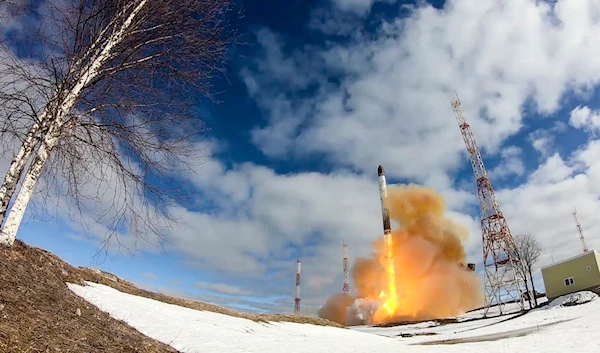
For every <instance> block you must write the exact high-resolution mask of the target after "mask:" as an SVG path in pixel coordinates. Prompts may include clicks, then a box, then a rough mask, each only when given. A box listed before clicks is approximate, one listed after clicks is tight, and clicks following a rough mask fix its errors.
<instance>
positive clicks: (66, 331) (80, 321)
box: [0, 240, 343, 353]
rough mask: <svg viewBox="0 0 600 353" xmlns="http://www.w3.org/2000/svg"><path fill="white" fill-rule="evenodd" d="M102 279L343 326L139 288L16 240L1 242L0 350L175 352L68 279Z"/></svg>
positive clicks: (122, 287) (186, 303)
mask: <svg viewBox="0 0 600 353" xmlns="http://www.w3.org/2000/svg"><path fill="white" fill-rule="evenodd" d="M84 281H90V282H96V283H101V284H104V285H107V286H110V287H112V288H114V289H117V290H119V291H121V292H124V293H129V294H133V295H137V296H141V297H146V298H150V299H154V300H158V301H161V302H165V303H169V304H175V305H179V306H182V307H186V308H191V309H196V310H203V311H211V312H216V313H221V314H224V315H230V316H235V317H240V318H245V319H249V320H253V321H256V322H295V323H301V324H312V325H320V326H334V327H343V326H342V325H339V324H337V323H335V322H332V321H329V320H325V319H320V318H315V317H308V316H301V315H281V314H272V315H257V314H248V313H240V312H236V311H234V310H231V309H227V308H224V307H221V306H217V305H213V304H207V303H202V302H199V301H195V300H190V299H182V298H177V297H171V296H167V295H164V294H159V293H153V292H149V291H146V290H143V289H140V288H137V287H136V286H135V285H133V284H132V283H130V282H128V281H125V280H123V279H120V278H118V277H116V276H114V275H112V274H109V273H106V272H102V271H97V270H92V269H89V268H75V267H73V266H71V265H69V264H67V263H66V262H64V261H62V260H61V259H60V258H59V257H57V256H56V255H54V254H51V253H49V252H47V251H45V250H42V249H39V248H35V247H30V246H27V245H26V244H24V243H23V242H21V241H19V240H17V241H16V242H15V245H14V247H12V248H5V247H1V246H0V352H11V353H13V352H14V353H18V352H148V353H154V352H177V351H176V350H175V349H173V348H171V347H169V346H167V345H164V344H162V343H160V342H158V341H156V340H153V339H151V338H149V337H146V336H144V335H142V334H141V333H140V332H138V331H137V330H135V329H134V328H132V327H130V326H129V325H127V324H126V323H125V322H123V321H119V320H115V319H113V318H111V317H110V316H109V315H108V314H106V313H104V312H102V311H100V310H99V309H98V308H96V307H95V306H93V305H91V304H89V303H88V302H86V301H85V300H83V299H82V298H80V297H79V296H77V295H75V294H74V293H73V292H72V291H71V290H69V288H68V287H67V285H66V283H67V282H68V283H75V284H80V285H84Z"/></svg>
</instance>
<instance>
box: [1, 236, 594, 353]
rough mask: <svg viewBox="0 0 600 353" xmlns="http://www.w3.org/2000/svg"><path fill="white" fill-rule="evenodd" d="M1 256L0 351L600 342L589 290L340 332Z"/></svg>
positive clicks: (262, 352) (549, 347)
mask: <svg viewBox="0 0 600 353" xmlns="http://www.w3.org/2000/svg"><path fill="white" fill-rule="evenodd" d="M0 259H2V261H0V264H5V265H7V266H5V268H0V270H2V271H0V292H1V294H2V298H7V301H5V302H3V303H0V304H1V305H0V317H1V318H2V319H1V320H0V352H23V351H26V349H27V347H25V346H23V344H24V343H25V342H28V343H27V344H28V345H29V346H31V345H35V346H36V349H38V350H41V351H46V350H52V351H66V350H67V349H68V348H69V347H70V348H73V347H76V348H78V349H79V350H77V351H81V352H83V351H85V352H97V351H102V352H132V351H143V352H177V351H179V352H189V353H191V352H211V353H236V352H240V353H241V352H244V353H247V352H255V353H275V352H277V353H279V352H294V353H295V352H298V353H303V352H305V353H319V352H327V353H329V352H331V351H336V352H357V353H358V352H360V353H362V352H382V353H387V352H399V351H403V352H423V353H430V352H461V353H470V352H478V353H479V352H481V351H485V352H488V353H500V352H502V353H504V352H506V351H508V350H515V351H516V350H519V351H522V350H523V348H526V351H527V352H544V353H552V352H578V353H587V352H590V353H591V352H597V343H596V342H598V341H599V340H600V328H599V327H598V326H597V324H596V322H597V318H598V317H599V316H600V299H598V298H597V297H596V296H595V295H594V294H591V293H589V292H580V293H576V294H575V297H576V298H577V301H578V302H579V303H581V304H580V305H573V306H562V305H560V304H561V303H564V302H565V300H566V299H565V298H559V299H555V300H553V301H552V302H550V303H549V304H548V305H545V306H543V307H541V308H538V309H534V310H532V311H530V312H528V313H527V314H525V315H520V314H517V313H513V314H508V315H503V316H500V317H491V318H486V319H480V320H472V319H474V318H480V317H481V315H482V312H481V311H480V310H479V311H473V312H470V313H467V314H465V315H462V316H460V317H458V318H457V321H459V322H457V323H446V324H440V323H437V322H433V321H430V322H421V323H418V324H410V325H402V326H395V327H387V328H386V327H369V326H358V327H352V328H340V327H334V326H319V325H334V324H333V323H330V322H327V321H325V320H322V319H318V318H311V317H303V316H295V317H294V316H292V315H287V316H285V315H280V316H271V317H269V316H257V315H254V316H253V315H247V314H240V313H236V312H234V311H231V310H229V309H225V308H220V307H216V306H213V305H210V304H204V303H200V302H194V303H195V304H194V305H195V309H191V308H189V307H184V306H182V305H184V304H185V305H186V306H191V304H189V302H191V301H189V300H185V299H179V298H173V297H168V296H165V295H162V294H157V293H150V292H147V291H144V290H141V289H135V288H134V287H132V285H131V284H129V283H128V282H126V281H123V280H121V279H118V278H113V277H111V276H110V275H109V274H106V273H97V274H96V275H94V274H93V273H91V271H89V270H84V269H76V268H74V267H72V266H70V265H68V264H67V263H64V262H63V261H61V260H60V259H59V258H57V257H56V256H54V255H52V254H50V253H48V252H46V251H43V250H40V249H36V248H31V247H27V246H26V245H24V244H19V245H18V246H17V247H16V248H15V249H10V250H8V249H2V250H0ZM42 267H43V268H44V271H40V269H41V268H42ZM13 272H14V273H13ZM17 272H18V273H17ZM42 272H43V273H42ZM36 273H37V275H36ZM13 275H14V276H13ZM25 275H26V276H25ZM15 276H19V277H20V278H21V279H20V280H19V281H20V282H18V283H17V282H15V278H17V277H15ZM23 279H29V280H23ZM96 282H99V283H96ZM116 288H119V289H120V290H117V289H116ZM126 292H128V293H126ZM572 296H573V295H571V297H572ZM149 297H151V298H154V299H150V298H149ZM11 298H12V299H14V300H12V299H11ZM23 298H27V300H26V301H23ZM44 298H45V299H44ZM567 299H568V298H567ZM165 301H167V302H165ZM175 303H179V304H181V305H175ZM186 303H187V304H186ZM506 309H507V310H509V311H510V310H511V308H510V306H507V307H506ZM513 309H514V308H513ZM491 310H492V311H491V312H490V315H494V312H493V310H494V309H493V308H492V309H491ZM275 320H279V321H275ZM286 320H287V321H295V322H284V321H286ZM446 322H448V321H446ZM16 329H19V331H18V332H16V331H14V330H16ZM581 334H583V335H584V336H583V338H582V339H576V340H575V339H573V337H577V336H578V335H581ZM19 337H20V338H21V340H18V341H17V340H16V338H19ZM9 339H10V340H9ZM13 347H17V348H18V349H13ZM57 348H58V350H57ZM30 351H31V350H30Z"/></svg>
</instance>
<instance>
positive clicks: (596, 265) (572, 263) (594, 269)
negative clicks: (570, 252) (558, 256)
mask: <svg viewBox="0 0 600 353" xmlns="http://www.w3.org/2000/svg"><path fill="white" fill-rule="evenodd" d="M542 278H543V279H544V286H545V287H546V296H547V297H548V300H552V299H554V298H556V297H559V296H561V295H565V294H569V293H573V292H579V291H582V290H590V291H592V292H596V293H598V294H600V254H599V253H598V252H597V251H595V250H589V251H586V252H584V253H582V254H579V255H577V256H573V257H571V258H568V259H565V260H563V261H560V262H557V263H553V264H551V265H548V266H544V267H542Z"/></svg>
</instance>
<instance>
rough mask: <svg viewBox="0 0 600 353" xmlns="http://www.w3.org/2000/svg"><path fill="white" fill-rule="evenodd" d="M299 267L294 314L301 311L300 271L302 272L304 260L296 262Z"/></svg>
mask: <svg viewBox="0 0 600 353" xmlns="http://www.w3.org/2000/svg"><path fill="white" fill-rule="evenodd" d="M296 264H297V265H298V268H297V270H296V298H295V299H294V314H298V313H300V276H301V275H300V273H301V272H302V262H300V260H298V261H297V262H296Z"/></svg>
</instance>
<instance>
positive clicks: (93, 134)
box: [0, 0, 234, 245]
mask: <svg viewBox="0 0 600 353" xmlns="http://www.w3.org/2000/svg"><path fill="white" fill-rule="evenodd" d="M229 9H230V7H229V1H228V0H63V1H61V2H58V3H53V2H44V3H43V4H42V5H40V7H38V8H36V9H35V11H37V17H39V18H41V20H40V21H39V23H38V24H37V26H36V27H35V28H31V29H30V34H29V35H28V36H26V37H25V38H26V40H28V41H32V42H33V43H29V44H30V45H29V46H26V47H27V48H32V52H31V53H29V54H30V56H29V57H31V58H32V59H31V60H32V61H34V64H32V66H34V67H35V70H32V69H28V70H23V68H22V66H21V65H19V62H18V61H15V60H13V61H9V63H11V64H10V65H8V70H11V72H12V71H14V72H16V73H17V75H16V78H14V79H12V80H9V81H8V82H6V83H5V84H3V85H1V86H0V92H3V94H2V95H0V108H1V107H7V108H4V110H5V111H6V112H11V113H12V116H11V119H9V120H8V121H9V127H11V129H8V130H11V131H12V130H15V129H13V128H12V126H13V125H15V124H16V123H15V122H17V121H29V122H30V123H29V125H28V131H27V132H26V133H24V134H23V136H21V138H20V139H21V141H22V143H21V147H20V149H19V151H18V152H17V153H16V154H15V156H14V158H13V160H12V162H11V165H10V167H9V169H8V172H7V174H6V176H5V178H4V182H3V184H2V186H1V187H0V222H2V220H4V223H3V225H2V229H1V230H0V243H4V244H6V245H11V244H12V243H13V242H14V239H15V237H16V233H17V230H18V228H19V225H20V223H21V221H22V218H23V215H24V213H25V210H26V208H27V205H28V204H29V201H30V199H31V196H32V193H33V191H34V189H35V187H36V184H37V182H38V180H39V178H40V176H42V172H43V171H44V170H45V169H46V172H45V173H44V176H45V177H46V179H47V180H48V183H49V184H48V185H50V184H52V181H53V182H54V184H53V185H54V188H53V190H55V191H57V192H58V193H59V194H60V193H63V196H65V197H67V198H68V199H70V201H69V202H68V204H69V205H71V206H75V207H77V209H79V211H80V213H81V212H82V207H85V206H88V205H87V204H86V202H84V198H86V199H88V200H90V199H91V200H93V201H96V203H98V204H100V205H101V206H104V207H105V208H108V209H111V210H113V212H112V213H111V214H110V216H107V213H106V212H102V211H99V209H98V207H95V208H94V211H96V212H92V213H93V214H94V213H95V215H96V216H97V217H98V221H101V222H103V223H104V224H105V225H106V231H107V232H108V233H109V234H118V233H119V232H120V231H121V230H122V229H123V227H125V226H127V229H128V231H129V232H133V233H135V234H137V235H140V236H142V235H144V234H146V233H148V232H151V233H153V234H156V235H158V236H159V237H161V236H162V235H164V225H166V224H168V223H169V222H168V221H170V220H173V218H171V217H170V215H169V213H168V207H167V206H168V205H169V204H170V202H172V201H173V200H177V196H178V195H181V193H177V192H176V191H177V188H174V187H172V186H170V185H172V184H173V183H169V182H168V178H173V177H174V176H173V171H174V168H177V167H178V168H189V167H190V163H192V161H193V160H194V157H195V156H196V155H195V153H196V152H198V150H197V144H196V143H194V142H195V141H196V139H197V137H198V136H201V134H202V133H203V131H204V127H203V125H202V124H201V123H200V122H199V121H198V118H197V117H196V116H195V115H194V114H193V110H192V109H190V108H191V107H192V105H193V104H194V102H195V101H196V100H197V99H199V98H200V97H208V98H209V99H212V95H211V80H212V79H213V78H214V77H215V76H216V75H217V74H219V73H222V72H223V71H224V62H225V59H226V50H227V47H228V45H229V44H230V43H231V40H232V38H233V34H234V33H233V31H230V30H229V27H228V24H227V17H226V15H227V13H228V10H229ZM18 47H19V48H23V47H24V46H22V45H21V46H18ZM20 54H21V55H19V56H20V57H22V56H23V53H20ZM15 66H16V67H15ZM12 69H15V70H16V71H15V70H12ZM19 70H20V71H19ZM13 76H15V75H13ZM13 76H11V77H13ZM22 83H25V84H22ZM20 86H24V87H26V89H15V87H20ZM23 102H27V103H28V104H26V105H24V104H23ZM24 106H25V107H27V108H26V109H24V108H23V107H24ZM14 107H19V108H18V109H16V108H14ZM0 112H1V110H0ZM34 152H35V154H34ZM90 162H91V163H90ZM27 163H30V166H29V169H28V170H27V173H26V174H25V175H24V177H23V181H22V184H21V188H20V190H19V193H18V194H17V196H16V198H15V199H14V200H13V203H12V206H11V208H10V212H9V213H8V215H7V216H6V217H4V216H5V214H6V210H7V209H8V205H9V202H10V201H11V198H12V196H13V193H14V191H15V190H16V187H17V185H18V182H19V180H20V178H21V175H22V173H23V171H24V170H25V167H26V165H27ZM90 168H92V169H91V170H90ZM165 178H167V181H165ZM102 183H105V184H107V187H109V189H110V187H112V188H113V189H114V188H115V184H119V185H120V194H119V195H118V196H117V197H118V200H119V201H120V203H121V206H120V207H119V208H118V210H117V211H115V210H114V209H115V207H114V205H111V204H107V203H106V202H107V201H113V202H114V201H115V199H112V200H107V198H106V197H105V196H104V195H103V193H104V191H106V190H104V191H102V189H98V190H97V191H98V192H97V193H96V195H95V196H91V195H92V194H91V193H90V192H89V188H90V184H92V185H93V184H95V185H96V186H98V185H100V184H102ZM84 185H85V188H83V186H84ZM82 188H83V189H85V190H87V191H84V190H83V189H82ZM99 193H102V195H100V194H99ZM152 212H154V213H153V214H151V213H152ZM88 213H89V212H88ZM159 220H165V221H166V222H163V223H161V222H159Z"/></svg>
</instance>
